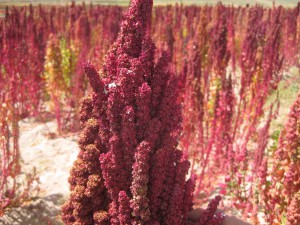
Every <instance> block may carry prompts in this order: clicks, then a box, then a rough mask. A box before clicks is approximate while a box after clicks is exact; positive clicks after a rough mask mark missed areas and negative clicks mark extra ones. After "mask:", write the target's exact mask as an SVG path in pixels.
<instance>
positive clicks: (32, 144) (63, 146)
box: [0, 119, 79, 225]
mask: <svg viewBox="0 0 300 225" xmlns="http://www.w3.org/2000/svg"><path fill="white" fill-rule="evenodd" d="M55 132H56V124H55V122H54V121H51V122H47V123H37V122H35V121H34V120H33V119H26V120H23V121H21V122H20V142H19V143H20V151H21V156H22V161H23V162H22V170H23V171H24V172H25V173H28V172H29V173H30V172H31V173H32V171H33V170H34V169H36V173H37V176H39V180H40V184H39V187H40V189H41V190H40V192H39V194H38V196H37V197H35V198H34V199H32V200H31V201H29V202H25V203H24V205H22V206H21V207H18V208H13V209H11V210H9V211H8V212H6V213H5V215H4V217H3V218H0V224H1V225H2V224H3V225H50V224H53V225H56V224H63V223H62V221H61V219H60V207H61V205H62V204H63V203H64V201H65V199H66V198H67V197H68V195H69V186H68V181H67V180H68V177H69V171H70V168H71V167H72V164H73V162H74V160H75V159H76V157H77V154H78V152H79V148H78V145H77V143H76V141H77V137H78V135H76V134H70V135H67V136H65V137H57V138H53V135H50V134H55Z"/></svg>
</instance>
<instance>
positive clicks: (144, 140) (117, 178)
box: [62, 0, 223, 225]
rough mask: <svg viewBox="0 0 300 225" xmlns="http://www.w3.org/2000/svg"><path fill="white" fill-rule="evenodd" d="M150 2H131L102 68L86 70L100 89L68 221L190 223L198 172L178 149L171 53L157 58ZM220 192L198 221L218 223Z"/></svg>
mask: <svg viewBox="0 0 300 225" xmlns="http://www.w3.org/2000/svg"><path fill="white" fill-rule="evenodd" d="M152 4H153V3H152V1H151V0H135V1H132V3H131V7H130V9H129V10H128V12H127V13H125V15H124V20H123V22H122V25H121V31H120V33H119V36H118V38H117V41H116V42H115V43H114V44H113V46H112V47H111V49H110V51H109V52H108V54H107V56H106V60H105V63H104V65H103V68H102V70H101V73H100V74H98V73H97V72H96V70H95V69H94V68H93V66H92V65H91V64H89V63H88V64H86V65H85V66H84V69H85V71H86V73H87V75H88V78H89V81H90V84H91V86H92V89H93V94H92V96H91V97H88V98H85V99H84V100H83V104H82V109H81V122H82V124H83V126H84V129H83V132H82V134H81V136H80V140H79V145H80V148H81V151H80V153H79V155H78V158H77V160H76V161H75V163H74V166H73V168H72V170H71V176H70V178H69V183H70V188H71V196H70V199H69V200H68V201H67V202H66V203H65V205H64V206H63V216H62V217H63V221H64V222H65V223H66V224H124V225H125V224H149V225H150V224H170V225H171V224H172V225H173V224H187V223H188V221H187V213H188V212H189V211H190V210H191V209H192V204H193V203H192V201H193V190H194V178H193V177H191V178H189V179H188V180H186V176H187V174H188V170H189V166H190V164H189V162H188V160H187V159H186V156H184V155H183V153H182V152H181V151H180V150H178V149H177V144H178V141H177V139H178V135H179V134H180V121H181V113H180V105H179V102H178V101H177V99H178V90H177V89H176V84H177V82H176V78H175V76H174V74H172V73H170V72H169V70H168V63H169V59H168V56H167V54H166V53H164V54H163V56H162V57H161V58H160V59H159V60H158V62H157V63H155V62H154V49H155V46H154V44H153V42H152V40H151V38H150V36H149V29H150V26H151V22H150V20H151V11H152ZM219 200H220V199H219V198H216V199H215V201H214V202H212V203H211V205H210V206H209V207H208V209H207V211H206V212H205V213H204V214H203V216H202V217H201V221H198V222H197V223H196V224H203V225H204V224H219V223H220V221H221V220H222V218H223V215H216V216H214V211H215V210H216V206H217V205H218V202H219Z"/></svg>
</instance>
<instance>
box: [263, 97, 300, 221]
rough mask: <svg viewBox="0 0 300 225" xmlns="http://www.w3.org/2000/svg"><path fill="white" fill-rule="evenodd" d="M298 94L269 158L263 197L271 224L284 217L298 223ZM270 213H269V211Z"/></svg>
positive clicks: (299, 146)
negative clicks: (275, 147) (276, 145)
mask: <svg viewBox="0 0 300 225" xmlns="http://www.w3.org/2000/svg"><path fill="white" fill-rule="evenodd" d="M299 149H300V95H298V98H297V99H296V101H295V102H294V103H293V105H292V106H291V109H290V113H289V117H288V121H287V123H286V125H285V127H284V129H283V131H282V132H281V134H280V137H279V141H278V147H277V149H276V150H275V151H274V153H273V157H272V158H271V159H269V163H270V164H271V166H270V169H269V174H267V171H266V172H265V179H267V180H269V181H270V183H268V185H266V186H263V191H262V194H263V195H262V199H263V201H264V204H265V214H266V217H267V219H268V222H269V223H270V224H276V223H280V222H282V221H285V220H286V224H287V225H298V224H300V161H299V159H300V150H299ZM271 212H272V213H271Z"/></svg>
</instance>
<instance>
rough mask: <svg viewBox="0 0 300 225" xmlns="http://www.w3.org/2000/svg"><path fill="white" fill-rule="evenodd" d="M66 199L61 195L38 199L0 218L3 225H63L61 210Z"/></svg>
mask: <svg viewBox="0 0 300 225" xmlns="http://www.w3.org/2000/svg"><path fill="white" fill-rule="evenodd" d="M64 200H65V198H64V197H63V195H61V194H53V195H48V196H46V197H43V198H37V199H35V200H33V201H32V202H30V203H29V204H27V205H26V206H22V207H18V208H13V209H11V210H10V211H8V212H6V213H5V214H4V216H3V217H2V218H0V224H1V225H62V224H63V222H62V221H61V219H60V208H61V205H62V204H63V203H64Z"/></svg>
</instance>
